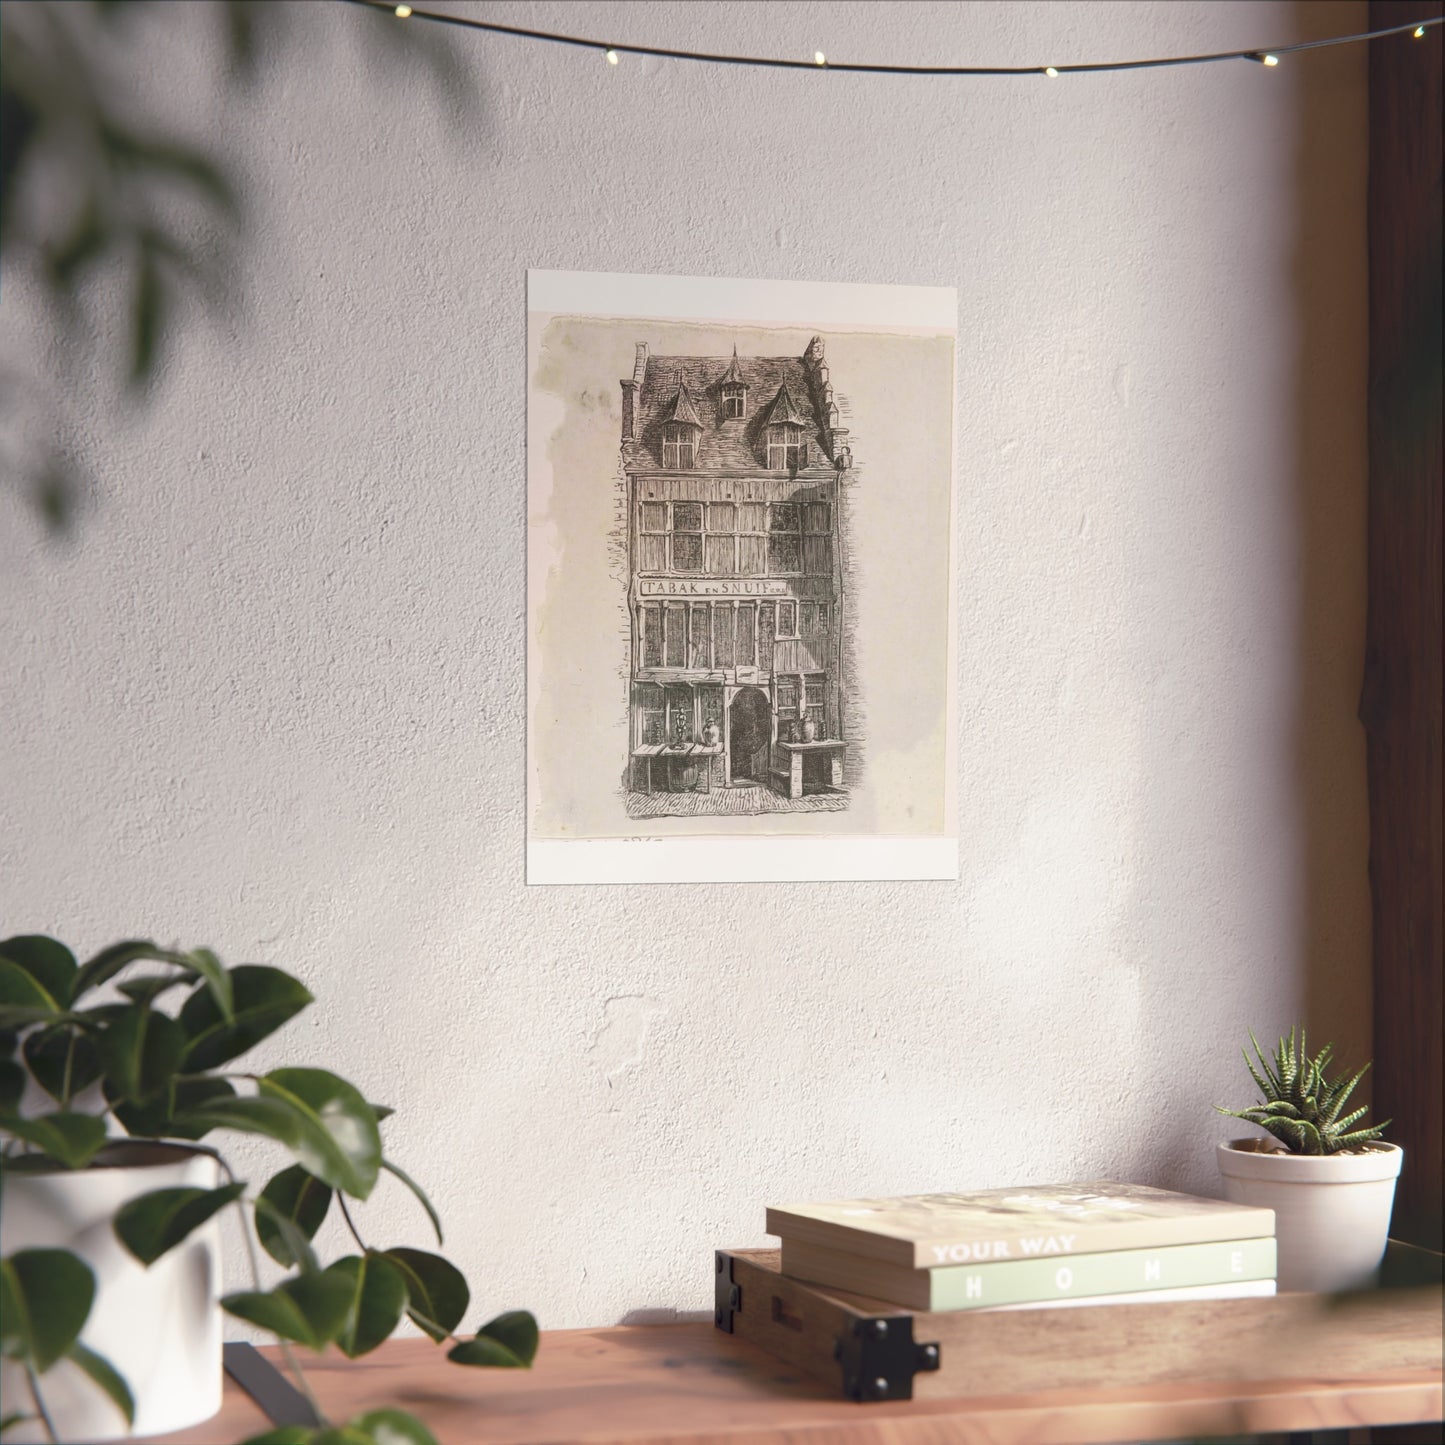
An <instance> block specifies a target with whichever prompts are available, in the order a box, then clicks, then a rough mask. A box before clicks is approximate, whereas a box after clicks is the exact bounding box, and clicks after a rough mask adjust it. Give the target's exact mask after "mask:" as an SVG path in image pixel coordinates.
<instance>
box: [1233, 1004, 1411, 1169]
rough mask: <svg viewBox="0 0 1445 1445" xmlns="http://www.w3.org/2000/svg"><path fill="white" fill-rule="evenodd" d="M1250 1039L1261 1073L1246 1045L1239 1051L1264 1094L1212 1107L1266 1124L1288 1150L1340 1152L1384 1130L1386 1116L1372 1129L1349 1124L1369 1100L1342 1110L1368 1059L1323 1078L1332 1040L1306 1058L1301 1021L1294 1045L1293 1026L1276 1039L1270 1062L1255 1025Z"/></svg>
mask: <svg viewBox="0 0 1445 1445" xmlns="http://www.w3.org/2000/svg"><path fill="white" fill-rule="evenodd" d="M1249 1041H1250V1043H1252V1044H1253V1045H1254V1052H1255V1056H1256V1057H1257V1058H1258V1059H1259V1063H1260V1069H1263V1070H1264V1072H1263V1074H1262V1075H1261V1073H1260V1070H1259V1069H1256V1068H1255V1067H1254V1064H1253V1063H1251V1062H1250V1057H1249V1050H1248V1049H1245V1050H1243V1051H1242V1052H1243V1053H1244V1062H1245V1063H1246V1064H1247V1065H1248V1066H1249V1072H1250V1074H1251V1075H1253V1077H1254V1082H1255V1083H1256V1084H1258V1085H1259V1091H1260V1093H1261V1094H1263V1095H1264V1098H1263V1100H1262V1101H1261V1102H1259V1103H1258V1104H1251V1105H1250V1106H1249V1108H1247V1109H1225V1108H1221V1107H1220V1106H1219V1105H1218V1104H1216V1105H1215V1108H1216V1109H1219V1112H1220V1113H1221V1114H1228V1115H1230V1117H1231V1118H1235V1119H1248V1120H1249V1122H1250V1123H1251V1124H1258V1125H1259V1127H1260V1128H1261V1129H1267V1130H1268V1131H1269V1132H1270V1133H1271V1134H1273V1135H1274V1137H1275V1138H1276V1139H1278V1140H1279V1142H1280V1143H1281V1144H1283V1145H1284V1147H1285V1148H1286V1149H1287V1150H1289V1152H1290V1153H1291V1154H1338V1153H1339V1152H1340V1151H1341V1150H1345V1149H1352V1148H1354V1147H1355V1146H1356V1145H1359V1144H1367V1143H1369V1141H1370V1140H1372V1139H1378V1138H1379V1137H1380V1136H1381V1135H1382V1134H1383V1133H1384V1132H1385V1125H1387V1124H1389V1123H1390V1120H1388V1119H1386V1120H1385V1122H1384V1124H1379V1125H1376V1126H1375V1127H1374V1128H1372V1129H1356V1130H1354V1131H1353V1132H1351V1131H1350V1126H1351V1125H1352V1124H1356V1123H1358V1122H1359V1121H1360V1120H1361V1119H1363V1118H1364V1117H1365V1115H1366V1114H1367V1113H1369V1106H1368V1105H1366V1106H1364V1107H1363V1108H1359V1109H1354V1110H1352V1111H1351V1112H1350V1113H1348V1114H1344V1115H1342V1113H1341V1111H1342V1110H1343V1109H1344V1107H1345V1101H1346V1100H1347V1099H1348V1098H1349V1097H1350V1095H1351V1094H1352V1093H1353V1092H1354V1088H1355V1085H1356V1084H1358V1083H1359V1082H1360V1080H1361V1079H1362V1078H1364V1076H1365V1071H1366V1069H1368V1068H1369V1067H1370V1066H1369V1064H1366V1065H1365V1067H1364V1068H1363V1069H1361V1070H1360V1071H1359V1072H1358V1073H1357V1074H1355V1076H1354V1077H1353V1078H1351V1079H1337V1080H1334V1081H1331V1080H1329V1079H1327V1078H1326V1077H1325V1066H1326V1064H1328V1063H1329V1061H1330V1058H1331V1056H1332V1055H1333V1054H1334V1050H1335V1046H1334V1045H1333V1044H1326V1045H1325V1046H1324V1048H1322V1049H1321V1050H1320V1051H1319V1053H1318V1054H1317V1055H1316V1056H1315V1057H1314V1058H1313V1059H1312V1058H1310V1056H1309V1051H1308V1049H1307V1048H1306V1046H1305V1030H1304V1025H1303V1024H1301V1025H1300V1026H1299V1043H1298V1045H1296V1043H1295V1030H1294V1029H1293V1028H1292V1029H1290V1031H1289V1038H1288V1039H1281V1040H1280V1041H1279V1047H1278V1048H1277V1049H1276V1050H1275V1052H1274V1061H1273V1065H1272V1066H1271V1063H1270V1061H1269V1060H1268V1059H1266V1058H1265V1056H1264V1054H1263V1052H1262V1051H1261V1049H1260V1047H1259V1041H1258V1040H1257V1039H1256V1038H1255V1036H1254V1033H1253V1031H1251V1032H1250V1035H1249Z"/></svg>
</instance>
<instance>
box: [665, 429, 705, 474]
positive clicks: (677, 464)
mask: <svg viewBox="0 0 1445 1445" xmlns="http://www.w3.org/2000/svg"><path fill="white" fill-rule="evenodd" d="M698 430H699V428H697V427H693V426H689V425H687V423H686V422H668V424H667V425H666V426H664V427H663V429H662V465H663V466H664V467H666V468H667V469H668V470H669V471H678V472H690V471H693V470H695V469H696V467H697V434H698Z"/></svg>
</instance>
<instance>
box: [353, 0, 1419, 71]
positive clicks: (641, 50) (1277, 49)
mask: <svg viewBox="0 0 1445 1445" xmlns="http://www.w3.org/2000/svg"><path fill="white" fill-rule="evenodd" d="M344 3H346V4H348V5H360V6H362V7H363V8H365V9H367V10H384V11H389V12H390V13H392V14H394V15H397V16H400V17H402V18H405V16H407V15H413V16H415V17H416V18H417V19H418V20H431V21H433V22H435V23H436V24H438V25H455V26H459V27H460V28H461V29H463V30H482V31H486V32H487V33H488V34H491V35H510V36H513V37H515V38H516V39H519V40H538V41H545V42H547V43H548V44H551V45H571V46H574V47H577V48H579V49H583V50H604V51H605V53H606V55H607V61H608V64H609V65H615V64H616V60H615V59H614V57H615V56H617V55H651V56H655V57H656V58H657V59H659V60H691V61H696V62H699V63H702V64H706V65H745V66H755V67H761V68H766V69H769V70H831V71H839V72H849V73H852V74H855V75H1038V74H1040V73H1041V72H1042V73H1043V74H1044V75H1047V76H1048V77H1049V78H1050V79H1051V80H1052V79H1057V77H1059V76H1060V75H1065V74H1068V75H1082V74H1092V73H1097V72H1102V71H1110V70H1160V69H1163V68H1164V67H1166V66H1173V65H1210V64H1213V63H1215V62H1218V61H1224V60H1252V61H1254V62H1255V63H1256V64H1260V65H1269V66H1274V65H1278V64H1279V61H1280V57H1281V56H1284V55H1293V54H1295V53H1296V52H1298V51H1301V50H1322V49H1324V48H1326V47H1327V46H1332V45H1356V44H1359V43H1361V42H1362V41H1367V40H1382V39H1384V38H1385V37H1386V36H1389V35H1403V34H1405V33H1406V32H1408V33H1409V34H1411V35H1413V36H1414V37H1415V39H1417V40H1419V39H1421V38H1422V37H1423V36H1424V34H1425V32H1426V31H1427V30H1433V29H1434V28H1435V27H1436V26H1437V25H1445V16H1437V17H1435V18H1434V19H1433V20H1425V21H1419V22H1410V23H1408V24H1405V25H1393V26H1390V27H1389V28H1387V29H1384V30H1362V31H1360V32H1359V33H1358V34H1355V35H1331V36H1328V37H1327V38H1326V39H1324V40H1301V41H1298V42H1297V43H1296V44H1294V45H1276V46H1274V47H1272V48H1271V49H1268V50H1265V49H1261V48H1260V47H1257V46H1256V47H1255V48H1254V49H1252V50H1220V51H1214V52H1212V53H1210V54H1207V55H1169V56H1161V57H1160V58H1158V59H1155V60H1109V61H1100V62H1097V63H1092V64H1084V65H869V64H862V63H858V62H848V61H825V60H824V58H823V52H822V51H821V50H818V51H814V53H813V59H812V61H811V62H810V61H807V60H779V59H776V58H774V57H771V56H762V55H725V54H721V53H714V52H711V51H704V50H673V49H669V48H667V47H666V46H660V45H617V46H613V47H611V48H607V47H605V46H604V45H603V43H602V42H601V41H598V40H589V39H587V38H585V37H584V36H580V35H564V34H562V33H561V32H559V31H553V30H528V29H526V28H525V27H523V26H520V25H501V24H498V23H497V22H496V21H494V20H476V19H473V18H472V17H470V16H466V15H446V14H443V13H441V12H439V11H435V10H417V9H415V8H414V7H412V6H410V5H397V6H395V7H393V6H392V4H391V3H390V0H344Z"/></svg>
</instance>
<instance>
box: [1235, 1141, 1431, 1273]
mask: <svg viewBox="0 0 1445 1445" xmlns="http://www.w3.org/2000/svg"><path fill="white" fill-rule="evenodd" d="M1217 1154H1218V1159H1219V1172H1220V1175H1221V1176H1222V1177H1223V1180H1224V1197H1225V1198H1226V1199H1230V1200H1233V1201H1234V1202H1235V1203H1236V1204H1253V1205H1258V1206H1260V1207H1262V1208H1265V1209H1272V1210H1274V1224H1275V1238H1276V1241H1277V1243H1278V1247H1279V1275H1278V1284H1279V1288H1280V1289H1282V1290H1318V1291H1329V1292H1333V1291H1336V1290H1346V1289H1358V1288H1360V1287H1362V1286H1364V1285H1367V1284H1368V1283H1369V1282H1370V1279H1371V1276H1372V1275H1373V1273H1374V1271H1375V1270H1376V1269H1377V1268H1378V1267H1379V1263H1380V1260H1381V1259H1382V1258H1384V1254H1385V1241H1386V1239H1387V1238H1388V1236H1389V1233H1390V1213H1391V1210H1392V1209H1393V1207H1394V1202H1395V1181H1396V1180H1397V1179H1398V1178H1399V1175H1400V1165H1401V1163H1402V1161H1403V1160H1404V1157H1405V1155H1404V1151H1403V1150H1402V1149H1401V1148H1400V1146H1399V1145H1398V1144H1386V1143H1384V1142H1383V1141H1380V1140H1376V1141H1375V1142H1373V1143H1370V1144H1367V1145H1365V1147H1364V1149H1363V1151H1362V1152H1361V1153H1358V1154H1287V1153H1279V1152H1274V1141H1273V1140H1272V1139H1231V1140H1230V1141H1229V1142H1228V1143H1227V1144H1220V1145H1219V1147H1218V1150H1217Z"/></svg>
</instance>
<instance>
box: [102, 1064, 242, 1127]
mask: <svg viewBox="0 0 1445 1445" xmlns="http://www.w3.org/2000/svg"><path fill="white" fill-rule="evenodd" d="M235 1097H236V1091H235V1089H234V1088H233V1087H232V1086H231V1084H230V1082H229V1081H228V1080H226V1079H211V1078H205V1077H202V1078H196V1079H186V1078H180V1079H176V1080H175V1081H174V1082H173V1083H172V1084H171V1087H170V1089H169V1090H168V1091H167V1093H166V1094H164V1095H163V1096H162V1098H163V1099H164V1100H165V1102H166V1103H167V1104H168V1105H169V1107H170V1114H171V1117H170V1118H169V1119H167V1120H166V1122H165V1124H164V1125H163V1129H164V1132H165V1135H166V1137H167V1138H170V1139H200V1138H202V1137H204V1135H205V1134H206V1132H207V1126H205V1125H200V1124H198V1125H195V1126H192V1125H189V1124H186V1123H183V1122H182V1121H181V1120H180V1119H179V1118H177V1117H176V1116H177V1115H181V1114H185V1113H187V1112H188V1111H189V1110H191V1109H197V1108H202V1107H204V1106H205V1105H206V1104H208V1103H209V1102H210V1101H211V1100H213V1099H234V1098H235ZM121 1122H122V1123H125V1121H124V1120H123V1119H122V1120H121ZM126 1127H127V1128H129V1127H130V1126H129V1125H126Z"/></svg>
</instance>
